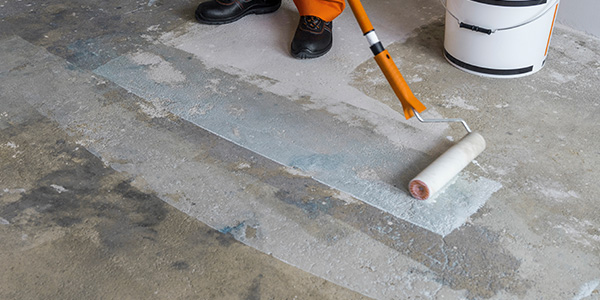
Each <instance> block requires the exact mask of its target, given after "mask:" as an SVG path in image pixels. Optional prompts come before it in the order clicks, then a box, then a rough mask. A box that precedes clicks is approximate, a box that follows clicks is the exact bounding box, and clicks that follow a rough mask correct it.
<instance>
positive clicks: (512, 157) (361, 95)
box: [0, 0, 600, 299]
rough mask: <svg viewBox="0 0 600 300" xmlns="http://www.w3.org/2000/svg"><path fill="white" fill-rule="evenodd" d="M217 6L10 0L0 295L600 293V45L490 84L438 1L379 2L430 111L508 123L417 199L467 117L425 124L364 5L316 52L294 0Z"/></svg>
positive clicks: (3, 86)
mask: <svg viewBox="0 0 600 300" xmlns="http://www.w3.org/2000/svg"><path fill="white" fill-rule="evenodd" d="M197 4H198V3H196V2H194V3H191V2H188V1H182V0H175V1H164V0H150V1H148V2H146V1H137V2H135V1H116V0H111V1H96V2H90V1H84V0H73V1H67V2H65V1H58V0H50V1H43V2H41V1H36V0H31V1H28V0H19V1H8V0H6V1H4V0H0V18H1V19H0V27H1V29H2V30H0V100H1V101H0V157H1V158H2V160H1V163H0V168H1V172H0V239H1V240H2V241H3V242H2V243H0V249H1V251H0V269H1V270H3V272H2V273H1V274H0V283H1V284H0V298H2V299H48V298H53V299H366V298H374V299H600V229H599V228H600V217H599V216H598V215H599V213H600V203H599V202H598V201H597V200H598V198H599V197H600V187H599V186H598V184H597V178H600V171H598V170H599V169H600V163H599V162H600V150H599V149H600V139H598V138H596V137H595V136H596V135H597V132H598V129H600V90H599V89H598V86H599V85H600V40H598V39H596V38H593V37H591V36H588V35H585V34H582V33H579V32H576V31H572V30H570V29H568V28H565V27H561V26H557V27H556V28H555V31H554V35H553V38H552V43H551V44H550V49H549V56H548V60H547V62H546V65H545V66H544V68H543V69H542V70H541V71H540V72H538V73H536V74H533V75H530V76H527V77H523V78H519V79H491V78H484V77H479V76H475V75H470V74H467V73H465V72H463V71H460V70H458V69H456V68H454V67H452V66H451V65H449V64H448V63H447V62H446V61H445V59H444V58H443V55H442V52H443V38H444V24H443V15H444V11H443V7H442V6H441V5H440V4H439V2H438V1H435V0H427V1H401V2H399V3H396V2H388V1H374V0H365V1H364V5H365V7H366V9H367V12H368V13H369V15H370V16H371V18H372V19H373V23H374V26H375V28H376V29H377V32H378V35H379V37H380V38H381V39H382V41H383V42H384V44H385V45H386V47H387V49H388V50H389V51H390V53H391V54H392V56H393V57H394V59H395V61H396V63H397V65H398V66H399V68H400V70H401V71H402V73H403V74H404V76H405V78H406V79H407V81H408V82H409V84H410V86H411V88H412V90H413V92H414V93H415V95H416V96H417V97H418V98H419V99H420V100H421V101H422V102H423V103H424V104H425V105H426V106H428V110H427V111H426V112H425V113H424V116H426V117H445V118H453V117H461V118H464V119H466V120H467V122H468V123H469V125H470V126H471V127H472V128H474V129H475V130H477V131H478V132H480V133H481V134H482V135H483V136H484V137H485V138H486V140H487V144H488V145H487V149H486V150H485V151H484V152H483V153H482V154H481V155H480V156H479V157H478V158H477V159H476V161H474V162H473V163H472V164H470V165H469V166H468V167H467V168H466V169H465V170H464V171H463V172H462V173H461V174H460V175H459V176H458V177H457V178H456V180H455V181H454V182H453V184H452V185H451V186H449V187H448V188H446V190H444V192H443V193H440V194H439V195H437V196H436V197H435V198H433V199H431V200H428V201H424V202H419V201H416V200H413V199H412V198H411V197H410V196H409V195H408V194H407V188H406V185H407V183H408V181H409V180H410V179H411V178H412V177H414V175H416V173H418V172H419V170H421V169H422V168H423V167H425V166H426V165H427V164H429V163H430V162H431V161H432V160H433V159H434V158H435V157H437V156H438V155H439V154H441V153H442V152H444V151H445V149H447V148H448V147H449V146H450V145H452V144H453V143H454V142H455V141H457V140H458V139H460V137H462V136H463V135H464V129H463V128H462V127H461V126H460V125H456V126H455V125H450V126H448V125H445V124H442V125H440V124H438V125H431V124H421V123H419V122H417V121H415V120H414V119H411V120H408V121H407V120H404V117H403V116H402V114H401V106H400V104H399V102H398V101H397V100H396V99H395V96H394V95H393V92H392V90H391V88H390V87H389V86H388V84H387V83H386V81H385V79H384V78H383V75H382V74H381V72H380V71H379V69H378V67H377V65H376V64H375V62H374V61H373V60H372V58H371V56H372V54H371V52H370V50H369V49H368V45H367V43H366V41H365V40H364V38H363V37H362V34H361V33H360V30H359V28H358V26H357V25H356V22H355V21H354V19H353V16H352V14H351V12H350V9H349V8H347V10H346V11H345V12H344V13H343V14H342V16H340V17H339V18H338V19H336V20H335V21H334V47H333V49H332V50H331V52H330V53H328V54H327V55H326V56H324V57H322V58H318V59H314V60H295V59H293V58H291V57H290V55H289V54H288V51H289V50H288V48H289V44H290V42H291V39H292V36H293V33H294V30H295V27H296V23H297V18H298V17H297V13H296V11H295V8H294V5H293V3H292V1H287V0H284V3H283V5H282V8H281V9H280V10H278V11H277V12H276V13H274V14H269V15H261V16H254V15H253V16H248V17H245V18H243V19H242V20H240V21H238V22H236V23H232V24H228V25H221V26H208V25H200V24H197V23H196V22H195V21H194V20H193V11H194V9H195V7H196V6H197Z"/></svg>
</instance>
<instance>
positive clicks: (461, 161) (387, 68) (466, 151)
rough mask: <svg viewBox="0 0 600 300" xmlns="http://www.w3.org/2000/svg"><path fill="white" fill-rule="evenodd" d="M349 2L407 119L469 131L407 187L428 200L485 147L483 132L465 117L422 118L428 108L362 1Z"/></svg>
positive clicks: (420, 198)
mask: <svg viewBox="0 0 600 300" xmlns="http://www.w3.org/2000/svg"><path fill="white" fill-rule="evenodd" d="M348 4H349V5H350V8H351V9H352V12H353V13H354V17H355V18H356V21H357V22H358V25H359V26H360V28H361V30H362V32H363V34H364V36H365V37H366V38H367V41H368V42H369V45H370V48H371V51H372V52H373V55H374V58H375V61H376V62H377V65H378V66H379V68H380V69H381V71H382V72H383V74H384V75H385V78H386V79H387V81H388V82H389V84H390V86H391V87H392V89H393V90H394V93H395V94H396V96H397V97H398V99H399V100H400V103H401V104H402V109H403V111H404V116H405V117H406V119H407V120H408V119H410V118H412V117H413V116H415V117H416V118H417V119H418V120H419V121H420V122H422V123H447V122H460V123H462V124H463V126H464V127H465V129H466V130H467V135H466V136H465V137H463V138H462V139H461V140H460V141H459V142H458V143H456V144H455V145H454V146H452V147H450V149H448V150H447V151H446V152H444V153H443V154H442V155H441V156H440V157H438V158H437V159H436V160H435V161H434V162H433V163H431V164H430V165H429V166H428V167H427V168H425V169H424V170H423V171H422V172H421V173H419V174H418V175H417V176H416V177H415V178H414V179H413V180H411V181H410V183H409V185H408V189H409V191H410V193H411V195H412V196H413V197H415V198H416V199H419V200H426V199H428V198H430V197H432V196H433V195H435V194H436V193H437V192H439V191H440V190H442V189H444V188H445V186H446V185H447V184H448V183H449V182H450V181H451V180H452V179H453V178H454V177H455V176H456V175H457V174H458V173H459V172H460V171H461V170H462V169H464V168H465V167H466V166H467V165H468V164H469V163H470V162H471V161H472V160H473V159H475V158H476V157H477V156H478V155H479V154H480V153H481V152H482V151H483V150H484V149H485V140H484V139H483V137H482V136H481V135H480V134H478V133H476V132H472V131H471V129H470V128H469V126H468V125H467V123H466V122H465V121H464V120H462V119H423V118H422V117H421V115H420V113H422V112H423V111H424V110H425V109H426V107H425V105H423V104H422V103H421V102H420V101H419V100H418V99H417V98H416V97H415V96H414V95H413V93H412V91H411V90H410V87H409V86H408V84H407V83H406V81H405V80H404V78H403V77H402V74H401V73H400V70H398V67H396V64H395V63H394V61H393V60H392V57H391V56H390V54H389V52H388V51H387V50H386V49H385V48H384V47H383V44H382V43H381V42H380V41H379V38H378V37H377V35H376V34H375V29H374V28H373V25H372V24H371V21H370V20H369V17H368V16H367V13H366V12H365V9H364V7H363V6H362V3H361V2H360V0H348Z"/></svg>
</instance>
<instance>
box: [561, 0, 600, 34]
mask: <svg viewBox="0 0 600 300" xmlns="http://www.w3.org/2000/svg"><path fill="white" fill-rule="evenodd" d="M598 13H600V0H563V1H561V2H560V8H559V9H558V16H557V20H558V22H559V23H560V24H564V25H567V26H569V27H571V28H574V29H577V30H581V31H583V32H586V33H589V34H591V35H594V36H596V37H599V38H600V17H599V16H598Z"/></svg>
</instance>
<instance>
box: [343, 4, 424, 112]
mask: <svg viewBox="0 0 600 300" xmlns="http://www.w3.org/2000/svg"><path fill="white" fill-rule="evenodd" d="M348 4H349V5H350V8H351V9H352V12H353V13H354V17H355V18H356V21H357V22H358V25H359V26H360V29H361V30H362V32H363V34H364V35H365V37H366V38H367V40H368V41H369V44H370V45H371V51H373V55H375V61H376V62H377V65H379V68H380V69H381V71H382V72H383V74H384V75H385V78H386V79H387V81H388V82H389V84H390V86H391V87H392V89H393V90H394V93H395V94H396V97H398V99H399V100H400V103H402V109H403V110H404V116H405V117H406V119H407V120H408V119H410V118H412V117H413V116H414V112H413V109H414V110H416V111H417V112H419V113H421V112H423V111H424V110H425V109H426V107H425V105H423V103H421V101H419V100H418V99H417V97H415V95H414V94H413V93H412V91H411V90H410V87H409V86H408V84H407V83H406V80H404V77H402V73H400V70H398V67H397V66H396V64H395V63H394V61H393V60H392V57H391V56H390V54H389V52H388V51H387V50H386V49H384V47H383V45H382V44H381V42H380V41H379V39H378V38H377V35H375V29H374V28H373V24H371V21H370V20H369V17H368V16H367V13H366V12H365V8H364V7H363V5H362V3H361V2H360V0H348Z"/></svg>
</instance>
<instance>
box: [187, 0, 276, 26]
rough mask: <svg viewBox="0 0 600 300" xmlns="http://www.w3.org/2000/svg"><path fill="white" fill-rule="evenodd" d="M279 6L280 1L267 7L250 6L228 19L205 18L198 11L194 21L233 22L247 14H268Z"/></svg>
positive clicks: (204, 22)
mask: <svg viewBox="0 0 600 300" xmlns="http://www.w3.org/2000/svg"><path fill="white" fill-rule="evenodd" d="M280 6H281V3H279V4H278V5H277V6H267V7H256V8H250V9H248V10H246V11H245V12H243V13H242V14H240V15H238V16H235V17H233V18H229V19H221V20H209V19H205V18H204V17H202V16H201V15H199V14H198V13H195V16H196V21H198V22H199V23H202V24H208V25H221V24H228V23H233V22H235V21H237V20H239V19H241V18H243V17H245V16H247V15H251V14H254V15H262V14H269V13H273V12H275V11H277V10H278V9H279V7H280Z"/></svg>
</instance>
